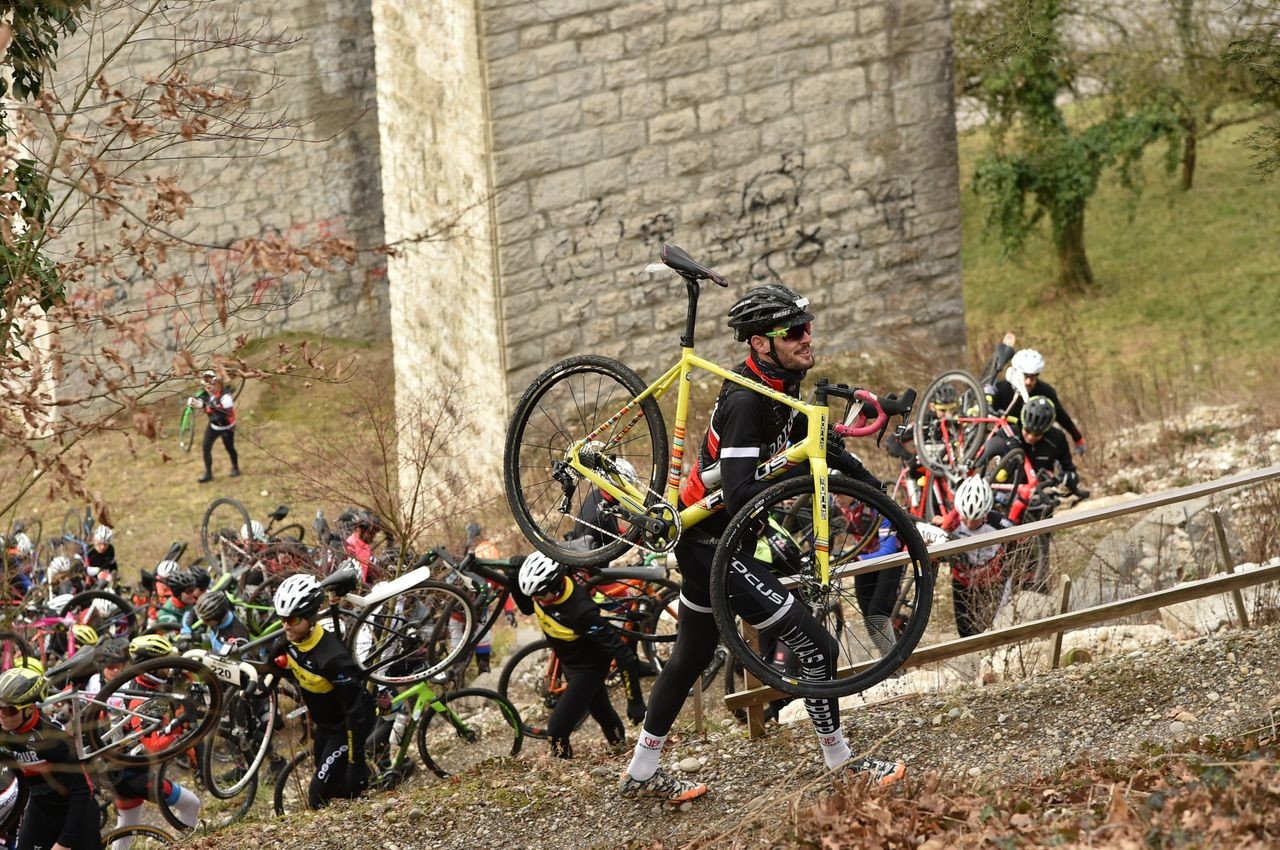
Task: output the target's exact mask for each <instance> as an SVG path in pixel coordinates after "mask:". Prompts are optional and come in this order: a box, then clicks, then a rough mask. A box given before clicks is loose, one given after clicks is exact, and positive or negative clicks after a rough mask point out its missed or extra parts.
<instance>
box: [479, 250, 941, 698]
mask: <svg viewBox="0 0 1280 850" xmlns="http://www.w3.org/2000/svg"><path fill="white" fill-rule="evenodd" d="M647 270H648V271H650V272H651V273H652V272H658V271H661V272H668V271H674V272H675V273H676V274H678V275H679V276H680V277H681V278H683V279H684V282H685V287H686V291H687V294H688V308H687V312H686V317H685V326H684V333H683V335H682V336H681V339H680V346H681V348H680V360H679V362H677V363H676V364H675V365H674V366H672V367H671V368H670V369H668V370H667V371H666V372H665V373H663V374H662V376H661V377H659V378H658V379H657V380H656V381H654V382H653V383H651V384H648V385H646V384H645V383H644V382H643V381H642V380H641V379H640V378H639V376H637V375H636V373H635V372H633V371H632V370H631V369H629V368H628V367H627V366H625V365H623V364H622V363H620V362H618V361H617V360H613V359H611V358H607V357H599V356H594V355H581V356H576V357H570V358H568V359H566V360H562V361H560V362H559V363H556V364H555V365H553V366H551V367H550V368H549V369H547V370H546V371H544V372H543V373H542V374H541V375H539V376H538V377H537V378H535V379H534V381H533V383H532V384H531V385H530V386H529V388H528V389H527V390H525V393H524V395H523V397H522V398H521V399H520V402H519V403H518V404H517V405H516V408H515V411H514V413H513V415H512V418H511V424H510V427H509V428H508V430H507V442H506V447H505V454H504V458H503V472H504V484H505V490H506V495H507V501H508V503H509V504H510V507H511V510H512V513H513V514H514V516H515V519H516V522H517V524H518V525H519V526H520V529H521V531H523V532H524V534H525V536H526V537H527V538H528V539H529V541H530V542H531V543H532V544H533V545H534V546H536V547H537V548H538V549H539V550H541V551H542V552H543V553H545V554H546V555H548V556H549V557H551V558H554V559H556V560H558V561H560V562H561V563H564V564H567V565H570V566H578V567H597V566H600V565H603V564H605V563H607V562H608V561H611V560H613V559H615V558H617V557H619V556H621V555H622V554H623V553H624V552H625V551H626V550H628V549H630V548H632V547H638V548H640V549H642V550H644V551H648V552H668V551H671V550H672V549H673V548H674V547H675V544H676V541H677V540H678V539H679V538H680V536H681V535H682V534H683V533H685V532H686V531H688V530H689V529H691V528H693V527H695V526H696V525H697V524H698V523H699V522H701V521H702V520H704V519H706V518H707V517H709V516H711V515H712V514H713V513H715V512H717V511H721V510H723V509H724V494H723V492H722V491H721V490H718V489H717V490H713V491H711V492H710V493H708V494H707V495H706V496H704V497H703V498H702V499H700V500H699V501H697V502H696V503H695V504H692V505H684V504H682V503H681V501H680V484H681V475H682V473H683V467H684V454H685V442H686V425H687V423H688V419H689V395H690V386H691V384H692V374H693V372H694V371H695V370H700V371H703V372H708V373H710V374H712V375H715V376H717V377H719V378H722V379H724V380H726V381H732V382H734V383H736V384H739V385H741V386H743V387H745V388H746V389H748V390H750V391H752V392H755V393H759V394H760V395H763V396H766V397H767V398H769V399H771V400H773V401H775V402H778V403H780V404H784V405H786V406H788V407H790V408H792V409H793V410H795V411H797V412H798V413H801V414H804V416H805V417H806V418H807V432H806V436H805V438H804V439H803V440H801V441H800V442H799V443H796V444H794V445H790V446H786V447H785V448H783V449H782V450H781V451H778V452H777V453H776V454H774V455H773V456H772V457H769V458H768V459H766V460H764V461H763V462H762V463H761V464H760V465H759V467H758V468H757V472H756V477H757V478H758V479H760V480H774V479H777V478H778V477H779V476H781V475H782V474H783V473H785V472H787V471H788V470H791V469H793V468H794V467H796V466H798V465H800V464H803V463H808V465H809V471H810V474H808V475H805V476H799V477H794V476H793V477H790V478H788V479H787V480H785V481H782V482H780V483H778V484H775V485H774V486H772V487H770V488H769V489H768V490H766V491H765V492H763V493H761V494H760V495H759V496H757V497H756V498H754V499H752V500H751V501H750V502H749V503H748V504H747V505H746V506H744V507H743V508H742V510H741V511H739V513H738V514H737V515H736V516H735V518H734V519H733V521H731V522H730V524H729V527H728V529H727V530H726V532H725V534H724V535H723V536H722V537H721V539H720V541H719V544H718V546H717V549H716V555H715V558H714V560H713V563H712V568H711V577H710V585H711V603H712V609H713V613H714V615H715V618H716V623H717V626H718V627H719V629H720V633H721V635H722V638H723V640H724V642H725V645H726V646H727V647H728V648H729V649H730V651H731V652H732V653H733V654H734V656H736V657H737V658H738V659H739V660H740V661H741V662H742V663H743V665H744V666H745V667H746V668H747V669H749V670H750V671H751V672H752V673H753V674H755V675H756V676H757V678H759V679H760V680H761V681H762V682H764V683H765V684H767V685H770V686H772V687H774V688H777V689H779V690H781V691H784V692H786V693H788V694H792V695H795V696H806V697H824V696H825V697H832V696H844V695H846V694H850V693H855V692H858V691H861V690H865V689H866V688H868V687H870V686H872V685H874V684H876V683H877V682H879V681H882V680H883V679H885V678H887V677H888V676H890V675H892V674H893V673H894V671H896V670H897V669H898V668H899V667H900V666H901V665H902V663H903V661H905V660H906V658H907V656H908V655H910V653H911V651H912V650H913V649H914V648H915V646H916V644H917V643H918V642H919V640H920V636H921V635H922V634H923V632H924V628H925V625H926V623H927V621H928V616H929V611H930V608H931V604H932V599H933V572H932V570H931V569H930V564H929V556H928V552H927V550H926V548H925V544H924V541H923V540H921V538H920V534H919V532H918V531H917V530H916V528H915V524H914V522H913V521H912V519H911V518H910V517H909V516H907V514H906V513H905V512H904V511H903V510H902V509H901V508H900V507H899V506H898V505H897V504H895V503H894V502H893V501H892V500H891V499H890V498H888V496H886V495H885V494H884V493H883V492H881V491H879V490H876V489H874V488H872V487H869V486H867V485H866V484H863V483H861V482H857V481H854V480H852V479H850V478H848V477H846V476H839V475H836V476H833V475H829V474H828V466H827V440H828V433H829V431H834V432H835V433H836V434H838V435H839V436H841V437H845V436H855V437H857V436H869V435H872V434H877V433H879V434H880V435H883V433H884V430H885V429H886V428H887V427H888V423H889V417H890V416H891V415H899V414H900V415H902V416H903V417H904V418H905V416H906V415H907V414H908V413H909V412H910V410H911V405H912V402H913V401H914V398H915V392H914V390H908V391H906V392H904V393H903V396H902V398H898V397H896V396H893V395H889V396H886V397H883V398H881V397H878V396H876V395H875V394H874V393H871V392H869V391H867V390H864V389H857V388H853V387H849V386H846V385H844V384H831V383H829V382H828V381H827V380H826V379H820V380H818V381H817V383H816V386H815V387H814V391H813V392H814V400H813V402H812V403H806V402H803V401H800V400H798V399H795V398H791V397H790V396H787V395H785V394H783V393H780V392H776V391H774V390H772V389H770V388H769V387H766V386H764V385H762V384H758V383H756V382H754V381H751V380H748V379H746V378H744V377H742V376H740V375H738V374H736V373H734V372H731V371H729V370H728V369H724V368H722V367H720V366H718V365H716V364H715V363H712V362H710V361H708V360H705V359H703V358H701V357H698V356H697V354H696V353H695V351H694V337H695V333H694V331H695V325H696V320H697V309H698V294H699V285H700V282H701V281H704V280H709V281H711V282H713V283H716V284H717V285H720V286H727V285H728V284H727V282H726V281H725V279H724V278H723V277H722V276H721V275H719V274H717V273H716V272H714V271H712V270H711V269H708V268H706V267H704V266H702V265H700V264H698V263H697V262H695V261H694V260H693V259H692V258H691V257H690V256H689V255H688V254H686V253H685V252H684V251H682V250H681V249H679V248H677V247H675V246H672V245H664V246H663V249H662V265H658V264H654V265H651V266H649V267H648V269H647ZM672 387H675V388H676V389H677V393H678V395H677V401H676V421H675V427H674V429H673V430H672V434H671V445H672V446H673V447H674V450H670V451H669V450H668V435H667V429H666V425H665V423H664V421H663V417H662V412H661V410H660V409H659V407H658V399H659V398H660V397H661V396H662V395H663V394H664V393H666V392H667V391H668V390H670V389H672ZM832 398H835V399H837V400H841V399H842V400H844V401H845V402H846V409H845V416H844V417H843V421H842V423H841V424H836V425H834V427H829V425H830V423H831V422H832V415H831V414H832V411H831V408H830V406H829V400H830V399H832ZM622 461H626V463H625V464H624V463H622ZM600 493H603V494H606V495H607V497H608V499H607V504H606V505H605V506H604V507H602V508H600V511H601V513H607V514H609V515H611V516H612V518H613V519H614V520H616V521H617V523H618V527H619V529H620V531H619V533H612V532H610V531H608V530H606V529H604V528H600V527H599V526H597V525H594V524H592V523H591V521H590V520H589V519H588V518H587V517H589V516H592V515H593V514H592V512H591V510H590V509H591V508H593V507H594V506H595V505H596V504H598V502H596V501H595V500H597V499H598V494H600ZM806 499H807V500H808V501H809V504H811V505H812V506H813V509H811V510H808V511H807V512H805V513H804V516H805V521H804V522H801V523H797V522H795V521H794V519H795V517H796V516H797V515H798V514H799V512H798V511H797V504H798V503H800V502H801V501H802V500H806ZM851 513H854V514H856V515H858V516H859V517H864V518H865V519H864V520H863V521H862V522H861V523H858V524H855V523H851V522H848V521H846V520H845V519H844V517H846V516H848V515H849V514H851ZM780 520H788V521H787V524H786V526H785V533H786V535H787V536H788V537H789V538H790V543H789V544H787V546H786V548H787V549H788V550H789V552H788V554H787V555H786V556H785V557H784V558H783V559H782V560H784V561H785V564H784V563H775V564H774V567H775V571H778V572H785V573H786V575H787V578H788V579H789V580H790V581H791V582H792V585H793V591H794V592H796V593H797V594H798V596H799V597H800V599H801V600H802V601H803V602H804V603H805V604H807V605H808V606H809V607H810V608H811V610H812V611H813V612H814V615H815V616H816V617H818V619H819V621H820V622H822V623H823V625H824V626H825V627H826V628H827V631H828V633H829V634H830V635H831V636H832V638H833V640H835V641H837V642H838V644H839V647H840V651H839V658H838V659H837V662H838V663H837V667H838V673H837V677H836V678H835V679H828V680H817V679H796V678H794V677H791V676H788V675H786V674H784V673H780V672H779V671H777V670H775V669H774V668H773V667H772V666H771V665H770V664H768V663H767V662H766V661H765V660H763V659H761V658H760V655H759V653H757V652H755V651H753V649H752V647H751V643H750V641H751V639H752V636H751V634H750V633H751V631H752V630H750V629H749V628H748V629H746V631H745V632H744V627H743V626H742V625H741V624H739V622H738V620H737V617H736V615H735V613H734V612H735V608H738V607H741V606H740V604H738V605H736V604H735V602H737V600H735V598H734V596H733V591H732V589H731V588H730V584H729V581H728V572H729V570H730V568H731V566H730V565H731V563H732V561H733V559H734V556H735V555H736V554H737V553H740V552H744V551H745V552H747V553H755V552H757V551H758V548H759V547H760V546H761V545H762V544H764V543H765V542H767V541H769V540H771V539H773V538H775V537H776V536H777V531H776V529H777V528H778V527H779V526H780V525H781V522H780ZM868 523H869V524H868ZM601 524H602V525H603V524H604V523H601ZM584 526H585V527H588V528H593V529H595V531H596V532H598V534H597V535H596V536H597V537H598V539H599V543H598V545H595V546H594V547H593V548H585V549H584V548H579V545H575V543H576V541H575V543H571V542H569V540H568V539H567V538H568V537H569V536H570V535H572V534H573V531H574V529H575V528H582V527H584ZM882 526H883V527H882ZM889 534H892V535H896V539H897V541H899V542H900V544H901V548H902V549H903V550H905V552H906V553H907V554H906V556H902V555H901V553H899V554H898V555H897V556H893V555H890V556H882V557H878V558H872V557H870V556H871V554H872V552H873V551H874V550H875V549H876V548H877V547H878V545H879V540H880V538H881V537H883V536H886V535H889ZM903 562H906V563H905V566H904V565H903ZM777 568H781V569H777ZM882 569H893V570H897V571H899V575H898V584H899V585H900V587H901V592H900V595H905V596H906V597H907V598H908V599H910V600H911V602H912V607H911V610H912V612H913V613H912V616H911V617H910V618H909V619H907V620H906V621H905V622H903V623H901V624H899V625H896V626H895V628H894V629H893V634H892V635H891V636H890V637H889V639H888V641H887V643H888V645H887V646H886V639H885V637H886V636H885V635H883V634H878V635H875V636H874V638H875V639H874V640H873V639H872V638H873V635H871V634H870V633H869V632H870V630H868V633H867V634H863V633H861V632H859V631H858V630H853V629H846V628H842V626H843V623H844V622H846V621H857V620H859V619H861V617H860V616H858V612H859V611H860V610H862V609H863V606H864V604H865V600H866V598H867V596H868V594H869V593H874V594H876V595H877V596H879V595H882V594H883V593H884V592H885V591H884V589H883V587H880V586H878V585H879V584H881V583H882V582H878V581H877V579H878V577H877V576H875V575H874V574H875V573H877V572H878V571H880V570H882ZM890 576H892V574H890ZM872 586H875V590H869V588H871V587H872ZM836 615H839V616H838V623H837V616H836Z"/></svg>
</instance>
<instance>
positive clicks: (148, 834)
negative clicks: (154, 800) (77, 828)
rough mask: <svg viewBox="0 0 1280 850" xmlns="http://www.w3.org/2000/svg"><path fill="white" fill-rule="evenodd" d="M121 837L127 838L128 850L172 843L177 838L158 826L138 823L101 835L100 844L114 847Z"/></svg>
mask: <svg viewBox="0 0 1280 850" xmlns="http://www.w3.org/2000/svg"><path fill="white" fill-rule="evenodd" d="M122 839H128V846H129V850H146V848H148V847H160V846H162V845H166V844H172V843H173V842H174V841H176V840H177V839H176V838H174V837H173V836H172V835H170V834H169V833H167V832H165V831H164V830H163V829H161V828H160V827H158V826H146V825H144V824H138V825H137V826H125V827H121V828H120V829H113V830H111V831H110V832H108V833H107V834H106V835H104V836H102V846H103V847H114V846H115V843H116V842H117V841H120V840H122Z"/></svg>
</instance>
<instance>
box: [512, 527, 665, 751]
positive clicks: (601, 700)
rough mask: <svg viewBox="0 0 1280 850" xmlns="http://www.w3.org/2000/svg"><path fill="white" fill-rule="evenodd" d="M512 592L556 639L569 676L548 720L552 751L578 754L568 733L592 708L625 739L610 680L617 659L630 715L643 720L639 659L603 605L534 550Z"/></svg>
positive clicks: (605, 727) (615, 739)
mask: <svg viewBox="0 0 1280 850" xmlns="http://www.w3.org/2000/svg"><path fill="white" fill-rule="evenodd" d="M511 596H512V597H513V598H514V599H515V601H516V605H518V606H519V607H520V610H521V612H523V613H524V614H533V615H535V616H536V617H537V619H538V625H539V626H541V627H542V631H543V633H544V634H545V635H546V636H547V638H548V639H549V640H550V641H551V645H552V647H553V648H554V649H555V651H556V655H557V656H559V658H560V665H561V667H563V668H564V673H565V678H566V679H567V680H568V682H567V684H566V685H565V690H564V693H563V694H562V695H561V696H560V699H559V701H558V702H557V703H556V707H555V709H554V710H553V711H552V712H551V717H549V718H548V719H547V737H548V738H549V739H550V741H551V754H552V755H555V756H559V757H560V758H565V759H567V758H573V748H572V747H570V746H569V735H570V733H572V732H573V730H574V729H575V728H577V726H578V724H579V723H580V722H581V721H582V719H583V718H584V717H586V716H587V714H588V713H590V715H591V716H592V717H593V718H595V721H596V723H598V724H600V731H602V732H604V737H605V740H607V741H608V742H609V743H610V744H614V745H617V744H621V743H623V742H625V741H626V739H627V735H626V730H625V728H624V727H623V725H622V720H621V718H619V717H618V712H616V711H614V708H613V703H612V702H610V700H609V688H608V686H607V685H606V684H605V679H606V678H607V677H608V675H609V666H610V664H611V663H612V662H613V661H614V660H616V661H617V662H618V670H619V671H620V672H621V673H622V684H623V688H624V689H625V691H626V694H627V719H628V720H630V721H631V722H632V723H639V722H640V721H641V720H644V710H645V709H644V696H643V695H641V693H640V662H639V661H638V660H637V659H636V654H635V651H634V650H633V649H632V648H631V646H630V645H628V644H627V643H626V642H625V641H623V640H622V636H621V635H619V634H618V632H617V631H616V630H615V629H613V628H612V627H611V626H610V625H609V624H608V623H606V622H605V621H604V619H603V618H602V617H601V616H600V606H598V605H596V603H595V602H594V601H593V600H592V599H591V595H590V594H589V593H588V592H587V590H586V588H584V587H583V586H582V585H580V584H578V583H577V582H576V581H574V580H573V579H572V578H570V577H569V576H567V575H566V574H565V569H564V567H563V566H561V565H560V564H558V563H556V562H555V561H553V560H551V559H550V558H548V557H547V556H546V555H544V554H542V553H541V552H535V553H533V554H532V555H530V556H529V557H527V558H525V559H524V562H523V563H522V564H521V565H520V572H519V574H518V576H517V580H516V581H514V582H512V583H511Z"/></svg>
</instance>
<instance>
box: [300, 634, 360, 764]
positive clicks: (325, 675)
mask: <svg viewBox="0 0 1280 850" xmlns="http://www.w3.org/2000/svg"><path fill="white" fill-rule="evenodd" d="M286 654H287V656H288V663H289V673H290V674H291V675H292V676H293V678H294V679H295V680H297V682H298V686H299V687H300V688H301V689H302V701H303V702H304V703H306V705H307V713H308V714H309V715H311V720H312V722H313V723H315V724H316V726H318V727H321V728H323V729H325V730H328V731H333V730H337V729H346V730H347V731H348V732H350V733H353V734H354V733H356V732H360V731H361V730H365V729H367V728H369V727H370V726H372V725H373V714H374V711H373V697H372V696H370V695H369V692H368V690H367V689H366V688H365V687H364V681H363V675H362V674H361V672H360V668H359V667H357V666H356V662H355V659H354V658H352V657H351V652H350V651H349V650H348V649H347V648H346V647H345V646H343V644H342V641H340V640H338V639H337V638H336V637H334V636H333V635H332V634H330V633H329V632H327V631H325V630H324V629H322V628H321V627H320V626H319V625H316V627H315V628H314V629H312V631H311V636H310V637H308V638H307V639H306V640H304V641H303V642H302V643H290V644H289V645H288V647H287V648H286ZM357 740H358V741H361V742H362V741H363V740H364V738H363V737H362V736H357ZM357 749H358V748H357Z"/></svg>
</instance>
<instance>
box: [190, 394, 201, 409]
mask: <svg viewBox="0 0 1280 850" xmlns="http://www.w3.org/2000/svg"><path fill="white" fill-rule="evenodd" d="M200 406H201V405H200V399H198V398H196V397H195V396H189V397H188V398H187V407H191V408H196V407H200Z"/></svg>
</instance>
